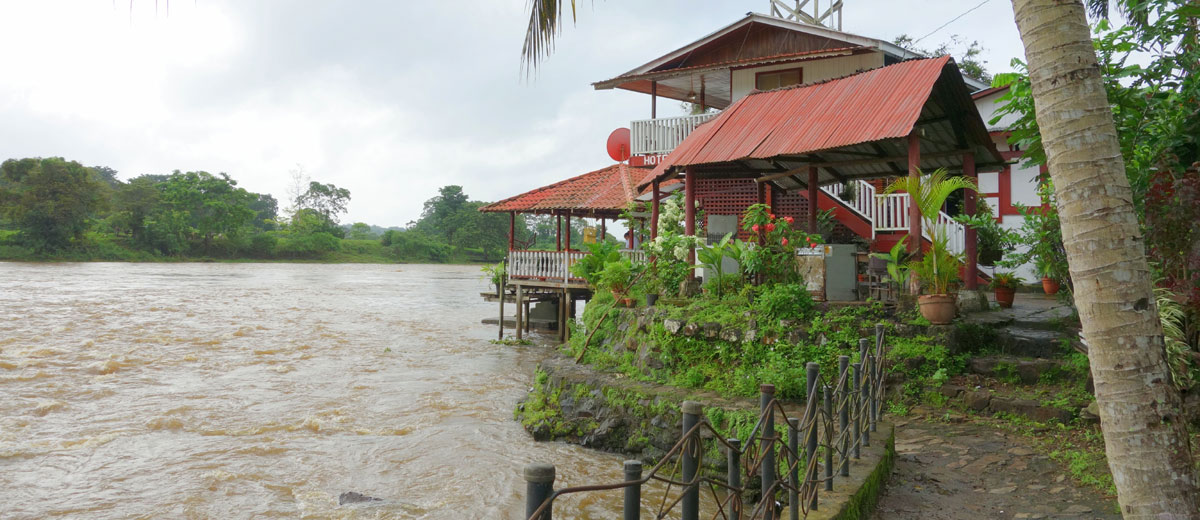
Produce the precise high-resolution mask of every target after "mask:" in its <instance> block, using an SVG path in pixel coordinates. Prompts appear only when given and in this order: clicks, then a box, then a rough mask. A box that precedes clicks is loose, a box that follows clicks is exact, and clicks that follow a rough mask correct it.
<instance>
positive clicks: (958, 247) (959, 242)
mask: <svg viewBox="0 0 1200 520" xmlns="http://www.w3.org/2000/svg"><path fill="white" fill-rule="evenodd" d="M855 182H856V184H854V188H855V193H854V196H852V197H849V199H850V200H846V199H843V198H842V197H841V195H842V193H843V192H844V191H845V187H844V186H843V185H841V184H833V185H829V186H825V187H822V188H821V190H822V191H824V192H825V193H826V194H828V195H829V196H830V197H833V198H835V199H838V200H840V201H842V203H843V204H844V205H845V206H846V207H847V208H850V209H851V210H852V211H854V212H855V213H858V215H859V216H861V217H862V218H864V219H866V221H867V222H869V223H870V224H871V235H872V238H874V235H875V232H877V231H907V230H908V205H909V199H908V194H907V193H889V194H886V195H877V194H876V193H875V187H874V186H872V185H871V184H870V183H868V182H866V181H855ZM936 225H938V226H945V228H946V234H947V237H948V238H949V240H948V241H947V248H948V249H949V250H950V252H951V253H954V254H961V253H963V252H965V251H966V228H965V227H964V226H963V225H962V224H960V223H958V222H956V221H955V220H954V219H953V218H952V217H950V215H947V214H946V213H945V212H943V211H939V212H938V218H937V224H936ZM927 228H928V226H921V235H922V236H924V237H925V238H930V236H929V229H927Z"/></svg>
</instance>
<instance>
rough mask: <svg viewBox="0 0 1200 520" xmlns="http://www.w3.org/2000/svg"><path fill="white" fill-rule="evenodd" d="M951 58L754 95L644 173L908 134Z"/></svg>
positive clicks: (642, 183)
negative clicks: (651, 169) (652, 169)
mask: <svg viewBox="0 0 1200 520" xmlns="http://www.w3.org/2000/svg"><path fill="white" fill-rule="evenodd" d="M949 62H950V57H949V56H942V57H938V58H929V59H917V60H909V61H904V62H901V63H897V64H895V65H889V66H886V67H881V68H878V69H872V70H869V71H866V72H861V73H858V74H855V75H852V76H846V77H844V78H839V79H834V80H829V81H826V82H823V83H817V84H812V85H803V86H797V87H789V88H783V89H777V90H768V91H763V92H752V93H750V94H749V95H747V96H745V97H743V98H742V99H739V100H738V101H736V102H734V104H732V105H730V106H729V108H727V109H725V111H724V112H722V113H721V115H720V116H718V117H716V118H715V119H713V120H711V121H709V122H708V123H705V124H704V125H701V126H700V127H699V128H697V129H696V130H695V131H693V132H692V133H691V135H689V136H688V137H687V138H686V139H684V141H683V142H682V143H680V145H679V146H678V147H677V148H675V150H674V151H672V152H671V154H670V155H668V156H667V157H666V159H664V160H663V161H662V162H661V163H660V164H659V165H658V166H657V167H656V168H655V169H654V171H653V172H652V173H651V174H649V175H647V176H646V177H644V178H643V179H642V180H641V181H640V182H639V183H638V185H639V186H645V185H646V184H649V183H650V181H651V180H652V179H653V178H654V177H655V176H660V175H662V174H664V173H665V172H666V171H667V169H668V168H671V167H677V166H692V165H701V164H715V163H733V162H736V161H741V160H747V159H768V158H773V157H779V156H788V155H791V156H796V155H802V154H806V153H813V152H818V151H822V150H829V149H833V148H838V147H843V146H850V145H855V144H860V143H868V142H872V141H879V140H883V139H893V138H900V137H905V136H907V135H908V134H909V133H910V132H911V131H912V130H913V127H914V125H915V124H916V122H917V119H918V118H919V117H920V115H921V110H922V108H923V107H924V106H925V103H926V102H927V101H928V100H929V98H930V94H931V93H932V91H933V87H934V85H935V84H936V83H937V81H938V78H939V77H941V75H942V72H943V68H944V67H946V65H947V64H948V63H949Z"/></svg>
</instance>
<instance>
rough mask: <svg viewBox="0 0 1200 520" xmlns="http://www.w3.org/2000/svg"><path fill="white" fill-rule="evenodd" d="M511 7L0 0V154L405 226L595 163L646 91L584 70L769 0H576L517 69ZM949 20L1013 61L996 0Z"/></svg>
mask: <svg viewBox="0 0 1200 520" xmlns="http://www.w3.org/2000/svg"><path fill="white" fill-rule="evenodd" d="M526 3H527V0H478V1H466V0H464V1H450V0H442V1H413V0H373V1H366V0H364V1H351V0H324V1H318V0H236V1H235V0H194V1H193V0H186V1H181V0H176V1H174V2H170V4H171V5H170V13H169V15H168V14H167V12H166V2H165V1H164V0H159V2H158V6H157V9H158V13H157V14H156V13H155V2H154V0H135V1H134V3H133V8H132V9H131V8H130V7H129V3H128V2H126V1H125V0H120V1H116V2H114V1H113V0H54V1H30V0H0V49H4V50H3V51H0V159H5V158H18V157H35V156H41V157H45V156H62V157H65V158H67V159H71V160H76V161H79V162H81V163H83V164H85V165H89V166H108V167H111V168H115V169H116V170H118V171H119V172H120V173H119V177H120V178H122V179H129V178H131V177H135V176H138V175H141V174H145V173H170V172H171V171H172V170H176V169H179V170H184V171H188V170H205V171H209V172H214V173H215V172H226V173H228V174H230V175H231V176H233V178H234V179H236V180H238V181H239V183H240V185H241V186H243V187H245V188H246V189H248V190H251V191H255V192H265V193H271V194H274V195H275V197H276V198H278V199H280V202H281V205H284V204H286V202H287V201H286V196H285V193H286V189H287V185H288V182H289V171H291V170H295V169H296V168H298V167H299V168H303V171H304V172H305V173H306V174H308V175H310V176H311V177H312V179H313V180H318V181H321V182H327V183H334V184H336V185H338V186H340V187H344V188H348V189H349V190H350V191H351V195H352V201H351V204H350V210H349V215H348V217H347V218H346V219H345V220H347V221H350V222H354V221H364V222H368V223H372V224H378V225H384V226H388V225H404V224H405V223H407V222H409V221H411V220H414V219H416V218H417V217H418V215H419V214H420V211H421V204H422V203H423V202H424V201H425V200H426V199H428V198H430V197H432V196H433V195H434V194H435V193H436V190H437V188H438V187H440V186H443V185H447V184H461V185H462V186H464V188H465V190H466V192H467V193H468V194H469V195H470V196H471V198H472V199H476V200H488V201H491V200H497V199H500V198H504V197H508V196H511V195H515V194H517V193H520V192H523V191H526V190H529V189H532V188H534V187H537V186H541V185H544V184H547V183H550V182H554V181H556V180H560V179H563V178H566V177H569V176H572V175H577V174H580V173H584V172H586V171H590V170H593V169H597V168H601V167H604V166H606V165H608V164H610V163H611V160H610V159H609V158H608V156H607V154H606V153H605V151H604V142H605V139H606V137H607V136H608V133H609V132H610V131H612V130H613V129H614V128H618V127H623V126H628V125H629V121H630V120H631V119H641V118H646V117H649V98H648V96H645V95H641V94H634V93H629V92H624V91H612V90H606V91H595V90H593V89H592V87H591V86H590V83H591V82H594V81H598V80H602V79H608V78H611V77H613V76H616V75H618V74H620V73H623V72H625V71H627V70H629V69H632V68H634V67H636V66H638V65H641V64H642V63H645V62H647V61H649V60H651V59H653V58H656V57H658V56H660V55H662V54H664V53H666V52H668V51H671V50H673V49H675V48H678V47H680V46H682V45H684V44H687V43H690V42H691V41H693V40H695V39H697V38H699V37H701V36H703V35H705V34H708V33H710V32H712V31H714V30H716V29H718V28H720V27H722V26H725V25H727V24H729V23H732V22H733V21H736V20H737V19H739V18H741V17H742V16H743V15H744V14H745V13H746V12H748V11H755V12H760V13H766V12H768V6H769V5H770V4H769V1H768V0H723V1H701V0H671V1H653V2H652V1H647V0H597V1H595V2H594V3H592V2H589V1H581V2H578V5H579V6H580V8H581V11H580V12H579V20H578V24H577V25H575V26H573V27H571V26H568V27H567V28H566V29H565V31H564V32H563V34H562V36H561V37H560V38H559V40H558V44H557V49H556V50H555V52H554V54H553V55H552V56H551V57H550V58H549V59H548V60H547V61H546V62H545V63H544V64H543V65H542V67H541V69H540V71H539V72H538V73H537V75H536V77H533V78H530V79H528V80H526V79H525V78H524V76H523V75H522V73H521V69H520V59H519V58H520V48H521V43H522V38H523V37H524V33H525V27H526V20H527V11H526V9H527V5H526ZM978 3H979V2H978V1H976V0H970V1H962V0H944V1H943V0H920V1H917V0H906V1H894V0H888V1H884V0H845V11H844V23H845V25H844V29H845V30H846V31H848V32H853V33H857V34H861V35H864V36H872V37H876V38H880V39H886V40H891V39H892V38H893V37H895V36H896V35H898V34H901V33H907V34H909V35H912V36H913V37H921V36H924V35H925V34H927V33H929V32H931V31H933V30H935V29H936V28H937V27H938V26H940V25H942V24H944V23H946V22H948V21H950V20H951V19H953V18H954V17H956V16H958V15H960V14H962V13H963V12H965V11H967V10H968V9H970V8H971V7H973V6H975V5H976V4H978ZM952 34H959V35H961V36H963V37H965V38H966V39H968V40H971V39H974V40H979V42H980V43H981V44H983V46H984V47H985V48H986V49H987V51H986V52H985V54H984V58H985V59H986V60H987V61H988V67H989V69H990V70H991V71H992V72H998V71H1006V70H1009V61H1010V60H1011V59H1012V58H1013V57H1014V56H1022V57H1023V51H1022V47H1021V43H1020V40H1019V38H1018V35H1017V30H1016V25H1015V24H1014V23H1013V17H1012V10H1011V4H1010V3H1009V2H1008V1H1007V0H990V1H988V2H986V3H985V4H984V5H983V6H982V7H979V8H978V9H976V10H974V11H972V12H970V13H969V14H966V15H965V16H963V17H962V18H961V19H959V20H957V21H955V22H953V23H951V24H950V25H948V26H947V27H945V28H944V29H941V30H940V31H938V32H936V33H934V34H932V35H930V36H928V37H927V38H926V39H925V41H922V42H921V45H922V46H924V45H926V44H927V45H928V46H929V47H936V46H937V44H938V43H940V42H942V41H945V40H947V39H948V38H949V37H950V35H952ZM674 105H675V103H673V102H672V103H670V106H667V107H665V109H664V107H663V104H661V103H660V112H659V113H660V115H673V114H672V113H673V112H676V111H678V110H679V109H678V107H676V106H674Z"/></svg>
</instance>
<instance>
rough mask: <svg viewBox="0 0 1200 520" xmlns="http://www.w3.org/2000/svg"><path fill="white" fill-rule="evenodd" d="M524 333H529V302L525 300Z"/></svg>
mask: <svg viewBox="0 0 1200 520" xmlns="http://www.w3.org/2000/svg"><path fill="white" fill-rule="evenodd" d="M524 316H525V332H526V333H529V300H528V299H526V300H525V313H524Z"/></svg>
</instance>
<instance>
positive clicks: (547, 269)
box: [507, 250, 646, 283]
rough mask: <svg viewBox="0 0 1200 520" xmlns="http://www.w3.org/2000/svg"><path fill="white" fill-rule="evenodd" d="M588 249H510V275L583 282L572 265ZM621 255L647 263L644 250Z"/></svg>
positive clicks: (637, 261) (564, 281)
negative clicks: (573, 270) (572, 270)
mask: <svg viewBox="0 0 1200 520" xmlns="http://www.w3.org/2000/svg"><path fill="white" fill-rule="evenodd" d="M588 254H589V253H588V252H587V251H509V252H508V263H507V266H508V277H509V278H517V279H522V280H543V281H549V282H561V283H570V282H583V279H582V278H578V277H576V276H575V275H573V274H571V266H572V265H575V262H578V261H579V260H580V259H582V258H583V257H585V256H587V255H588ZM621 255H623V256H625V257H627V258H629V259H630V260H632V261H633V263H635V264H637V263H645V262H646V253H645V252H644V251H632V250H622V251H621Z"/></svg>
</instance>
